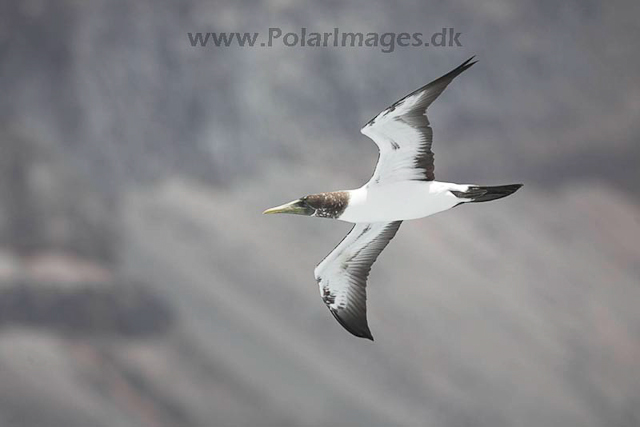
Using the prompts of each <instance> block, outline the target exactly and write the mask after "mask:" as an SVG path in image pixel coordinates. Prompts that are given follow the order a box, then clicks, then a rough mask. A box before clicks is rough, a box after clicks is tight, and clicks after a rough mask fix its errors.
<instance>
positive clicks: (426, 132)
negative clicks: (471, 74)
mask: <svg viewBox="0 0 640 427" xmlns="http://www.w3.org/2000/svg"><path fill="white" fill-rule="evenodd" d="M473 58H474V57H471V58H469V59H468V60H466V61H465V62H464V63H463V64H462V65H460V66H459V67H458V68H456V69H455V70H453V71H450V72H449V73H447V74H445V75H444V76H442V77H440V78H439V79H436V80H434V81H432V82H431V83H429V84H427V85H426V86H423V87H421V88H420V89H418V90H415V91H413V92H411V93H410V94H409V95H407V96H405V97H404V98H402V99H401V100H399V101H397V102H395V103H394V104H393V105H391V106H390V107H389V108H387V109H386V110H384V111H383V112H381V113H380V114H378V115H377V116H376V117H374V118H373V119H371V120H370V121H369V122H368V123H367V124H366V125H365V126H364V127H363V128H362V129H361V130H360V132H362V133H363V134H364V135H366V136H368V137H369V138H371V139H372V140H373V141H374V142H375V143H376V145H377V146H378V148H379V150H380V156H379V158H378V164H377V165H376V170H375V172H374V173H373V176H372V177H371V179H370V180H369V182H368V183H367V185H369V186H370V185H376V184H381V183H389V182H397V181H406V180H412V181H433V180H434V179H435V175H434V169H435V168H434V159H433V151H431V144H432V142H433V131H432V129H431V126H430V125H429V119H428V118H427V115H426V111H427V108H428V107H429V105H431V103H432V102H433V101H434V100H435V99H436V98H437V97H438V96H439V95H440V94H441V93H442V91H443V90H444V89H445V88H446V87H447V85H448V84H449V83H451V81H452V80H453V79H454V78H456V76H458V75H459V74H460V73H462V72H463V71H464V70H466V69H467V68H469V67H471V66H472V65H473V64H475V63H476V62H475V61H474V62H472V60H473Z"/></svg>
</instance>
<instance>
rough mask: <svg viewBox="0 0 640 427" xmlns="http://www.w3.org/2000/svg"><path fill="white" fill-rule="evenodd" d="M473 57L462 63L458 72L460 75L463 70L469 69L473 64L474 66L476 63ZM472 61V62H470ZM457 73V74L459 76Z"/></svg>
mask: <svg viewBox="0 0 640 427" xmlns="http://www.w3.org/2000/svg"><path fill="white" fill-rule="evenodd" d="M475 57H476V56H475V55H473V56H472V57H471V58H469V59H467V60H466V61H464V62H463V63H462V64H461V65H460V66H459V67H458V70H460V73H461V72H463V71H464V70H466V69H468V68H470V67H471V66H472V65H473V64H476V63H477V62H478V61H477V60H475V61H474V59H475ZM472 61H473V62H472ZM460 73H458V74H460Z"/></svg>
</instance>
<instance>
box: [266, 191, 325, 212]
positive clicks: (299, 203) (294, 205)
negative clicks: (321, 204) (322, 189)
mask: <svg viewBox="0 0 640 427" xmlns="http://www.w3.org/2000/svg"><path fill="white" fill-rule="evenodd" d="M312 203H313V201H312V200H310V198H309V196H304V197H302V198H300V199H297V200H294V201H293V202H289V203H285V204H284V205H281V206H276V207H275V208H271V209H267V210H266V211H264V212H263V213H264V214H279V213H286V214H294V215H306V216H314V215H315V213H316V210H317V209H318V207H317V206H313V205H312Z"/></svg>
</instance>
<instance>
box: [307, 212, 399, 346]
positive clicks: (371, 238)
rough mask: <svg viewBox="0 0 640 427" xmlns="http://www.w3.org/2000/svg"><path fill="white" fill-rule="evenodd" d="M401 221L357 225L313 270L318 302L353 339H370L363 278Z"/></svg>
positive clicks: (365, 280)
mask: <svg viewBox="0 0 640 427" xmlns="http://www.w3.org/2000/svg"><path fill="white" fill-rule="evenodd" d="M400 224H402V221H395V222H376V223H358V224H356V225H354V226H353V228H352V229H351V231H350V232H349V234H347V235H346V237H345V238H344V239H343V240H342V242H340V244H339V245H338V246H336V248H335V249H334V250H333V251H332V252H331V253H330V254H329V255H327V257H326V258H325V259H324V260H322V262H321V263H320V264H318V266H317V267H316V269H315V271H314V274H315V276H316V280H317V281H318V286H319V287H320V295H321V296H322V301H324V303H325V304H326V305H327V307H329V311H331V314H333V316H334V317H335V318H336V320H337V321H338V322H340V324H341V325H342V326H343V327H344V328H345V329H346V330H347V331H349V332H351V333H352V334H353V335H355V336H357V337H362V338H368V339H370V340H373V337H372V336H371V332H370V331H369V326H368V324H367V292H366V286H367V277H368V276H369V271H370V270H371V265H373V263H374V262H375V261H376V259H377V258H378V255H380V252H382V250H383V249H384V248H385V247H386V246H387V244H388V243H389V241H390V240H391V239H393V236H395V234H396V232H397V231H398V228H400Z"/></svg>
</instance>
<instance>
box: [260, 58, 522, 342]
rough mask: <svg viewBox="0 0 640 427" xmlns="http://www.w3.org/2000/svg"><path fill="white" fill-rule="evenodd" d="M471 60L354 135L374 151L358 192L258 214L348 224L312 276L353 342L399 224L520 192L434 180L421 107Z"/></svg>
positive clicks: (364, 333)
mask: <svg viewBox="0 0 640 427" xmlns="http://www.w3.org/2000/svg"><path fill="white" fill-rule="evenodd" d="M472 60H473V57H472V58H470V59H468V60H467V61H465V62H464V63H463V64H462V65H460V66H459V67H458V68H456V69H454V70H453V71H451V72H449V73H447V74H445V75H444V76H442V77H440V78H439V79H437V80H434V81H432V82H431V83H429V84H427V85H426V86H423V87H421V88H420V89H418V90H416V91H414V92H412V93H410V94H409V95H407V96H405V97H404V98H402V99H401V100H399V101H398V102H396V103H394V104H393V105H391V106H390V107H389V108H387V109H386V110H384V111H382V112H381V113H380V114H378V115H377V116H376V117H374V118H373V119H371V120H370V121H369V122H368V123H367V124H366V125H365V126H364V127H363V128H362V129H361V132H362V133H363V134H364V135H366V136H368V137H369V138H371V139H372V140H373V141H374V142H375V143H376V145H377V146H378V149H379V150H380V155H379V157H378V164H377V165H376V169H375V171H374V173H373V176H372V177H371V179H370V180H369V182H367V183H366V184H365V185H363V186H362V187H360V188H358V189H356V190H346V191H333V192H329V193H320V194H313V195H309V196H305V197H302V198H301V199H298V200H294V201H293V202H290V203H287V204H285V205H282V206H278V207H275V208H271V209H267V210H266V211H264V213H266V214H268V213H290V214H298V215H307V216H316V217H323V218H332V219H339V220H342V221H347V222H352V223H355V225H354V226H353V228H352V229H351V231H350V232H349V234H347V236H346V237H345V238H344V239H343V240H342V242H340V244H339V245H338V246H337V247H336V248H335V249H334V250H333V251H332V252H331V253H330V254H329V255H327V257H326V258H325V259H324V260H322V262H321V263H320V264H318V266H317V267H316V269H315V270H314V274H315V278H316V281H317V282H318V285H319V287H320V295H321V296H322V300H323V301H324V303H325V304H326V305H327V307H329V310H330V311H331V314H333V316H334V317H335V318H336V320H338V322H340V324H341V325H342V326H343V327H344V328H345V329H346V330H347V331H349V332H351V333H352V334H353V335H355V336H357V337H361V338H368V339H370V340H373V337H372V335H371V331H370V330H369V326H368V324H367V306H366V300H367V295H366V285H367V277H368V276H369V271H370V270H371V266H372V265H373V263H374V262H375V261H376V259H377V258H378V255H380V252H382V250H383V249H384V248H385V247H386V246H387V244H388V243H389V241H390V240H391V239H393V237H394V236H395V234H396V232H397V231H398V228H399V227H400V224H401V223H402V221H405V220H409V219H416V218H424V217H426V216H429V215H433V214H435V213H438V212H442V211H446V210H448V209H451V208H453V207H454V206H458V205H460V204H462V203H473V202H487V201H490V200H496V199H500V198H502V197H505V196H508V195H510V194H512V193H514V192H515V191H516V190H518V189H519V188H520V187H521V186H522V184H510V185H501V186H494V187H487V186H480V185H474V184H453V183H449V182H438V181H436V180H435V176H434V165H433V152H432V151H431V143H432V137H433V131H432V130H431V126H430V124H429V119H428V118H427V115H426V112H427V108H428V107H429V105H431V103H432V102H433V101H434V100H435V99H436V98H437V97H438V96H439V95H440V94H441V93H442V91H443V90H444V89H445V88H446V87H447V85H448V84H449V83H451V81H452V80H453V79H454V78H455V77H456V76H458V75H459V74H460V73H462V72H463V71H465V70H466V69H467V68H469V67H471V66H472V65H473V64H475V61H474V62H471V61H472Z"/></svg>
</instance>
